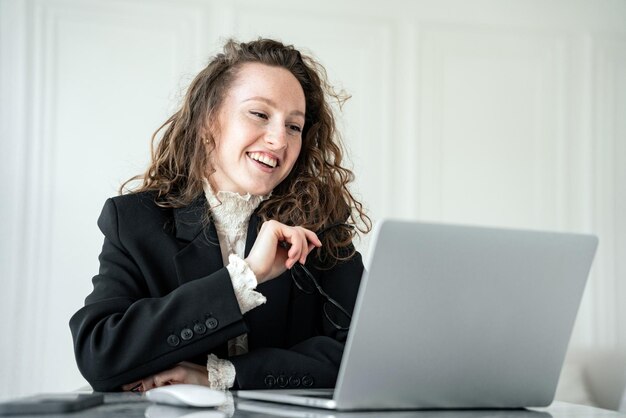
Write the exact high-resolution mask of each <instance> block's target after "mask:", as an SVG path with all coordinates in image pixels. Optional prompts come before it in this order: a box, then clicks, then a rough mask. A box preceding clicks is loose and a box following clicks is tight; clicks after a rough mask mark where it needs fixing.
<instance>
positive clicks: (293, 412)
mask: <svg viewBox="0 0 626 418" xmlns="http://www.w3.org/2000/svg"><path fill="white" fill-rule="evenodd" d="M33 416H35V415H13V417H22V418H27V417H33ZM36 416H38V417H47V418H61V417H63V418H68V417H81V418H83V417H84V418H105V417H106V418H108V417H121V418H144V417H145V418H179V417H180V418H183V417H186V418H231V417H232V418H257V417H258V418H265V417H293V418H298V417H306V418H348V417H350V418H373V417H390V418H619V417H622V418H625V417H626V415H625V414H621V413H618V412H614V411H608V410H604V409H598V408H593V407H589V406H582V405H573V404H567V403H562V402H555V403H554V404H552V405H551V406H550V407H548V408H532V409H529V410H483V411H453V410H442V411H403V412H386V411H375V412H333V411H324V410H319V409H313V408H306V407H294V406H288V405H279V404H272V403H266V402H255V401H244V400H241V401H239V400H237V398H235V399H234V400H233V399H232V397H231V399H229V402H227V404H225V405H224V406H222V407H220V409H218V410H211V409H192V408H178V407H171V406H163V405H156V404H153V403H150V402H147V401H146V400H145V399H144V398H143V397H142V396H140V395H135V394H132V393H107V394H105V403H104V405H100V406H98V407H95V408H92V409H88V410H85V411H80V412H74V413H70V414H62V415H58V414H47V415H36ZM3 417H8V416H3Z"/></svg>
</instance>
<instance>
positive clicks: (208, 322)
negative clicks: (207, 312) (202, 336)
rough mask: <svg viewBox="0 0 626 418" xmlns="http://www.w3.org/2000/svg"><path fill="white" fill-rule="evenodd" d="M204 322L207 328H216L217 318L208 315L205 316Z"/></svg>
mask: <svg viewBox="0 0 626 418" xmlns="http://www.w3.org/2000/svg"><path fill="white" fill-rule="evenodd" d="M204 324H205V325H206V327H207V328H208V329H215V328H217V325H218V324H219V322H217V319H215V318H213V317H210V318H207V320H206V321H204Z"/></svg>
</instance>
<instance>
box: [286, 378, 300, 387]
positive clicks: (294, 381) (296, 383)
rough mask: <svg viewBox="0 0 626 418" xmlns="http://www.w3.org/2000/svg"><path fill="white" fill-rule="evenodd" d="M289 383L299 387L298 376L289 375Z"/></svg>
mask: <svg viewBox="0 0 626 418" xmlns="http://www.w3.org/2000/svg"><path fill="white" fill-rule="evenodd" d="M289 385H290V386H293V387H296V388H297V387H300V378H299V377H298V376H291V377H290V378H289Z"/></svg>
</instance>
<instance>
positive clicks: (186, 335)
mask: <svg viewBox="0 0 626 418" xmlns="http://www.w3.org/2000/svg"><path fill="white" fill-rule="evenodd" d="M180 338H182V339H183V340H185V341H188V340H191V339H192V338H193V331H192V330H190V329H189V328H185V329H183V330H182V331H181V332H180Z"/></svg>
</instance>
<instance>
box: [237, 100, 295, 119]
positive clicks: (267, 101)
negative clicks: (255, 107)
mask: <svg viewBox="0 0 626 418" xmlns="http://www.w3.org/2000/svg"><path fill="white" fill-rule="evenodd" d="M253 100H256V101H260V102H264V103H267V104H268V105H270V106H272V107H278V106H277V105H276V102H275V101H273V100H272V99H268V98H267V97H262V96H253V97H249V98H247V99H246V100H244V101H243V102H244V103H245V102H249V101H253ZM289 114H290V115H295V116H302V117H303V118H304V117H305V115H304V112H301V111H299V110H292V111H291V112H289Z"/></svg>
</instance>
